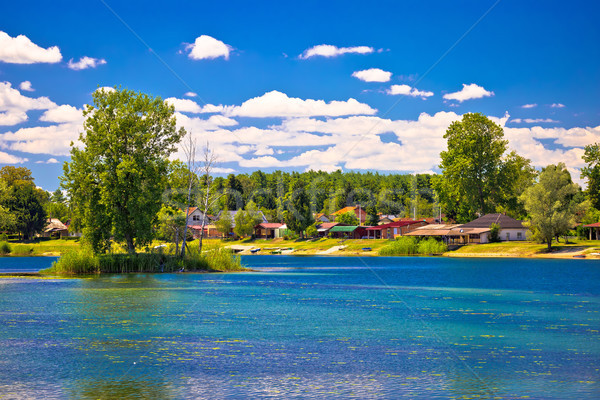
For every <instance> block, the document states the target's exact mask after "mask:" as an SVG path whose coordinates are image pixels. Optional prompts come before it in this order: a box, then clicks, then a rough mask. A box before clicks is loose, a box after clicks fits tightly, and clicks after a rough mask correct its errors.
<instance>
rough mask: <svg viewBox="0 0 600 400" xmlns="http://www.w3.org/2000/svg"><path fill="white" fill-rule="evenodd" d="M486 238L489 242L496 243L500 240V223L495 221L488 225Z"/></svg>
mask: <svg viewBox="0 0 600 400" xmlns="http://www.w3.org/2000/svg"><path fill="white" fill-rule="evenodd" d="M488 240H489V242H490V243H498V242H499V241H500V225H498V224H497V223H495V222H494V223H492V224H491V225H490V233H489V235H488Z"/></svg>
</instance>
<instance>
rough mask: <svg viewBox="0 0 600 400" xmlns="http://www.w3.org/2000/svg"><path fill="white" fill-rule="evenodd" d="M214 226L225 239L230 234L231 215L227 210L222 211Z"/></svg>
mask: <svg viewBox="0 0 600 400" xmlns="http://www.w3.org/2000/svg"><path fill="white" fill-rule="evenodd" d="M215 226H216V227H217V229H218V230H219V232H221V233H222V234H223V235H225V237H227V236H228V235H229V232H231V227H232V226H233V220H232V219H231V214H230V213H229V211H228V210H227V209H225V210H223V211H222V212H221V214H220V217H219V219H218V220H217V221H216V222H215Z"/></svg>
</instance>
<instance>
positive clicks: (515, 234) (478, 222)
mask: <svg viewBox="0 0 600 400" xmlns="http://www.w3.org/2000/svg"><path fill="white" fill-rule="evenodd" d="M492 224H498V225H500V232H499V234H500V240H501V241H517V240H525V239H526V234H527V230H528V228H527V227H525V226H523V223H522V221H518V220H516V219H514V218H511V217H509V216H508V215H504V214H500V213H496V214H486V215H484V216H482V217H479V218H477V219H475V220H473V221H471V222H468V223H466V224H463V225H460V226H457V227H455V228H453V229H452V230H450V232H448V238H449V239H450V241H449V243H450V244H469V243H488V242H489V238H488V236H489V234H490V227H491V225H492Z"/></svg>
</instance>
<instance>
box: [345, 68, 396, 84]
mask: <svg viewBox="0 0 600 400" xmlns="http://www.w3.org/2000/svg"><path fill="white" fill-rule="evenodd" d="M352 76H353V77H355V78H357V79H360V80H361V81H365V82H389V80H390V79H391V77H392V73H391V72H388V71H384V70H382V69H379V68H370V69H364V70H362V71H355V72H353V73H352Z"/></svg>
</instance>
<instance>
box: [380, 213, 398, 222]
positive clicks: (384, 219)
mask: <svg viewBox="0 0 600 400" xmlns="http://www.w3.org/2000/svg"><path fill="white" fill-rule="evenodd" d="M394 218H396V216H395V215H382V214H379V221H378V222H377V225H383V224H389V223H390V222H394Z"/></svg>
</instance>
